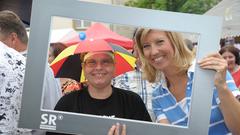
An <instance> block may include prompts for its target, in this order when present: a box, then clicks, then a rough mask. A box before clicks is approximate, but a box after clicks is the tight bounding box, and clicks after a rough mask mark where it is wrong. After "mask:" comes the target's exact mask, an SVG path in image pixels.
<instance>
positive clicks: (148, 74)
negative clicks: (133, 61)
mask: <svg viewBox="0 0 240 135" xmlns="http://www.w3.org/2000/svg"><path fill="white" fill-rule="evenodd" d="M153 30H156V31H157V29H144V28H140V29H138V31H137V33H136V37H135V40H136V43H137V49H138V51H139V57H140V59H141V61H142V68H143V75H144V77H145V78H146V79H147V80H148V81H149V82H155V81H158V79H160V75H161V74H162V73H161V71H158V70H157V69H155V68H154V67H153V66H152V65H151V64H149V62H148V60H147V59H145V57H144V52H143V43H144V40H145V38H146V37H147V35H148V34H149V33H150V32H151V31H153ZM164 32H165V33H166V35H167V37H168V39H169V41H170V42H171V45H172V47H173V49H174V60H173V61H174V63H175V66H176V67H178V68H179V70H178V71H177V72H179V73H181V72H186V71H187V70H188V68H189V67H190V66H191V64H192V61H193V59H194V56H193V54H192V52H191V51H190V50H189V49H188V48H187V46H186V44H185V42H184V39H183V38H182V36H181V34H180V33H177V32H169V31H164Z"/></svg>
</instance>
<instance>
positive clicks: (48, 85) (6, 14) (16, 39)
mask: <svg viewBox="0 0 240 135" xmlns="http://www.w3.org/2000/svg"><path fill="white" fill-rule="evenodd" d="M0 41H2V42H3V43H4V44H6V45H7V46H8V47H10V48H13V49H15V50H16V51H18V52H20V53H21V54H22V55H24V56H26V55H27V43H28V37H27V33H26V30H25V27H24V25H23V23H22V21H21V20H20V19H19V17H18V16H17V15H16V14H15V13H13V12H11V11H6V10H5V11H1V12H0ZM44 81H45V82H44V101H43V105H42V107H43V108H44V109H54V107H55V105H56V103H57V101H58V100H59V99H60V97H61V96H62V94H61V87H60V82H59V81H58V80H56V79H55V78H54V75H53V71H52V69H51V68H50V67H49V65H48V64H47V66H46V75H45V80H44Z"/></svg>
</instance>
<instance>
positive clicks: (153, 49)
mask: <svg viewBox="0 0 240 135" xmlns="http://www.w3.org/2000/svg"><path fill="white" fill-rule="evenodd" d="M150 53H151V55H156V54H157V53H158V48H157V47H156V45H155V44H153V43H152V45H151V51H150Z"/></svg>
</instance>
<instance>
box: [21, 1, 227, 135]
mask: <svg viewBox="0 0 240 135" xmlns="http://www.w3.org/2000/svg"><path fill="white" fill-rule="evenodd" d="M53 16H61V17H68V18H74V19H83V20H92V21H96V22H106V23H113V24H121V25H128V26H134V27H148V28H156V29H161V30H167V31H178V32H188V33H197V34H199V39H198V49H197V56H196V60H199V59H201V58H203V57H204V56H205V55H207V54H209V53H211V52H216V51H217V50H218V49H219V41H220V35H221V25H222V18H220V17H213V16H205V15H195V14H185V13H176V12H167V11H157V10H150V9H140V8H131V7H124V6H114V5H107V4H97V3H90V2H83V1H79V0H33V7H32V16H31V25H30V39H29V47H28V57H27V64H26V72H25V80H24V90H23V95H22V106H21V114H20V119H19V125H18V126H19V127H21V128H28V129H41V130H50V131H52V132H61V133H72V134H81V135H106V134H107V132H108V130H109V128H110V127H111V126H112V125H113V124H115V123H117V122H118V123H120V124H121V123H124V124H126V125H127V135H156V134H158V135H180V134H181V135H183V134H184V135H193V134H194V135H203V134H208V128H209V119H210V113H211V102H212V94H213V91H211V90H212V88H213V87H214V86H213V84H214V83H213V75H214V72H213V71H209V70H202V69H200V68H199V67H198V65H196V67H195V75H194V84H193V92H192V101H191V108H190V116H189V123H188V126H187V127H182V126H172V125H163V124H158V123H151V122H143V121H136V120H129V119H120V118H105V117H101V116H96V115H88V114H77V113H70V112H61V111H54V110H45V109H41V103H42V95H43V83H44V81H43V80H44V79H43V78H44V76H45V74H44V73H45V66H46V64H47V56H48V55H47V54H48V45H49V37H50V36H49V35H50V29H51V18H52V17H53ZM203 99H204V100H203Z"/></svg>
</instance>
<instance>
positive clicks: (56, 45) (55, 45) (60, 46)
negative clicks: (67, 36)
mask: <svg viewBox="0 0 240 135" xmlns="http://www.w3.org/2000/svg"><path fill="white" fill-rule="evenodd" d="M50 47H51V48H52V50H53V56H54V57H55V58H56V57H57V56H58V55H59V54H60V53H61V52H62V51H63V50H64V49H65V48H67V46H65V45H64V44H63V43H60V42H56V43H50Z"/></svg>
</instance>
